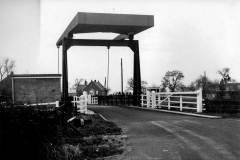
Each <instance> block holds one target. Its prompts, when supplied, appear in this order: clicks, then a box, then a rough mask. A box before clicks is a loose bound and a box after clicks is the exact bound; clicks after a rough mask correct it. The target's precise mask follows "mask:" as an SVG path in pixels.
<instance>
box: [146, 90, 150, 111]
mask: <svg viewBox="0 0 240 160" xmlns="http://www.w3.org/2000/svg"><path fill="white" fill-rule="evenodd" d="M149 107H150V92H149V91H147V108H149Z"/></svg>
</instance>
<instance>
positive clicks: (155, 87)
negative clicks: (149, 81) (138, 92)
mask: <svg viewBox="0 0 240 160" xmlns="http://www.w3.org/2000/svg"><path fill="white" fill-rule="evenodd" d="M147 91H149V92H152V91H154V92H156V93H158V92H161V87H160V86H148V87H143V88H142V92H143V93H144V94H145V93H146V92H147Z"/></svg>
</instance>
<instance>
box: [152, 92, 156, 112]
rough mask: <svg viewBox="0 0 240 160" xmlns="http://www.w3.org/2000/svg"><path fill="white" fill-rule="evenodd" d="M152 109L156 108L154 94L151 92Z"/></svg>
mask: <svg viewBox="0 0 240 160" xmlns="http://www.w3.org/2000/svg"><path fill="white" fill-rule="evenodd" d="M152 108H156V93H155V91H152Z"/></svg>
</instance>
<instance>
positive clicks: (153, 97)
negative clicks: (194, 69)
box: [141, 89, 203, 113]
mask: <svg viewBox="0 0 240 160" xmlns="http://www.w3.org/2000/svg"><path fill="white" fill-rule="evenodd" d="M202 100H203V99H202V89H199V90H197V91H194V92H158V93H155V92H149V91H147V93H146V94H143V95H142V96H141V106H142V107H147V108H161V109H168V110H171V108H176V109H179V110H180V111H183V110H184V111H185V110H196V112H198V113H201V112H202V110H203V107H202V106H203V105H202Z"/></svg>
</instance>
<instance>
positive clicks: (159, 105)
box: [158, 94, 161, 108]
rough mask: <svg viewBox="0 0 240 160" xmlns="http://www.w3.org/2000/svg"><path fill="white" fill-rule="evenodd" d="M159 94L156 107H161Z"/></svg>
mask: <svg viewBox="0 0 240 160" xmlns="http://www.w3.org/2000/svg"><path fill="white" fill-rule="evenodd" d="M160 102H161V94H159V95H158V107H159V108H161V103H160Z"/></svg>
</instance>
